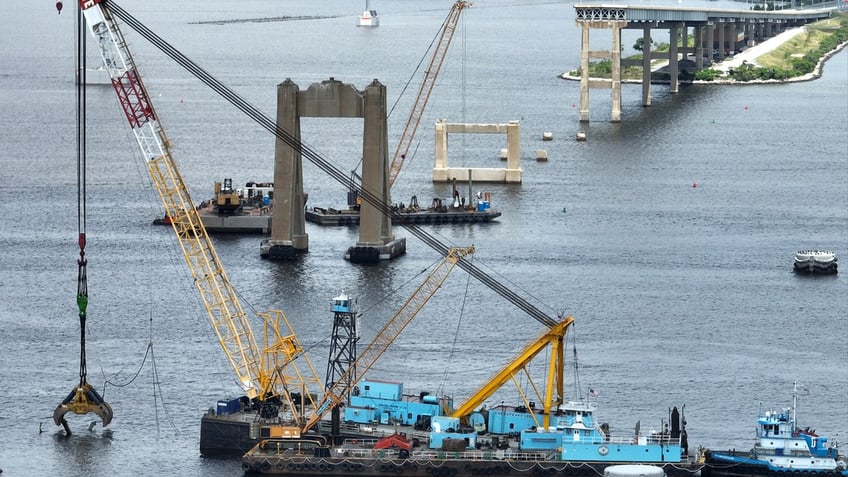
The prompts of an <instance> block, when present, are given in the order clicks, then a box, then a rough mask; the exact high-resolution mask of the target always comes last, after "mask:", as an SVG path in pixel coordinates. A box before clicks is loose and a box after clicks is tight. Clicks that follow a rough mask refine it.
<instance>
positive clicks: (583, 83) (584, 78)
mask: <svg viewBox="0 0 848 477" xmlns="http://www.w3.org/2000/svg"><path fill="white" fill-rule="evenodd" d="M581 26H582V27H583V28H582V31H581V33H582V35H581V41H580V122H589V24H588V23H582V24H581Z"/></svg>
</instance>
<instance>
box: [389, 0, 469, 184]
mask: <svg viewBox="0 0 848 477" xmlns="http://www.w3.org/2000/svg"><path fill="white" fill-rule="evenodd" d="M470 6H471V4H470V3H468V2H466V1H464V0H459V1H457V2H455V3H454V4H453V6H452V7H451V10H450V12H449V13H448V16H447V18H446V19H445V22H444V24H443V25H442V29H441V31H440V33H439V41H438V43H436V48H435V50H433V57H432V58H430V64H429V65H427V70H426V71H424V81H422V82H421V86H420V87H419V88H418V95H417V96H416V97H415V102H414V103H413V105H412V111H410V112H409V119H408V120H407V121H406V127H405V128H404V129H403V134H401V136H400V141H399V142H398V145H397V149H395V154H394V156H393V157H392V162H391V165H390V166H389V189H391V187H392V185H393V184H394V183H395V179H397V176H398V174H399V173H400V169H401V168H402V167H403V162H404V161H405V160H406V155H407V154H408V153H409V147H410V146H411V145H412V139H413V138H414V137H415V131H416V130H417V129H418V123H420V122H421V116H422V115H423V114H424V108H425V107H426V106H427V101H428V100H429V99H430V93H432V92H433V86H435V84H436V77H437V76H439V71H440V70H441V69H442V63H443V62H444V59H445V54H446V53H447V51H448V47H449V46H450V43H451V40H452V39H453V34H454V32H455V31H456V25H457V23H459V14H460V13H462V10H463V9H465V8H466V7H470Z"/></svg>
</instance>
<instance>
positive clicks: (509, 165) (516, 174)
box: [468, 121, 521, 200]
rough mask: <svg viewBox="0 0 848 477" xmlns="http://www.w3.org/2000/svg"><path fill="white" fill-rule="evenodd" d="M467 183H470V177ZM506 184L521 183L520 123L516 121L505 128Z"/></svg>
mask: <svg viewBox="0 0 848 477" xmlns="http://www.w3.org/2000/svg"><path fill="white" fill-rule="evenodd" d="M468 181H469V182H471V177H469V178H468ZM506 182H507V183H513V184H515V183H520V182H521V123H519V122H518V121H510V122H509V123H508V124H507V126H506ZM469 200H471V198H470V197H469Z"/></svg>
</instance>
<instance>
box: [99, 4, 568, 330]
mask: <svg viewBox="0 0 848 477" xmlns="http://www.w3.org/2000/svg"><path fill="white" fill-rule="evenodd" d="M101 5H103V6H104V7H105V8H106V9H107V10H108V11H111V12H113V13H114V14H115V16H117V17H118V18H120V19H121V20H122V21H123V22H124V23H126V24H127V25H128V26H129V27H130V28H132V29H133V30H135V31H136V32H137V33H138V34H139V35H141V36H142V37H144V38H145V39H146V40H147V41H149V42H150V43H152V44H153V45H154V46H155V47H157V48H158V49H159V50H161V51H162V52H163V53H165V55H167V56H168V57H169V58H171V59H173V60H174V61H176V62H177V64H179V65H180V66H182V67H183V68H184V69H185V70H186V71H188V72H189V73H191V74H192V75H193V76H195V77H196V78H197V79H199V80H200V81H201V82H202V83H203V84H205V85H206V86H209V87H210V88H211V89H212V90H214V91H215V92H216V93H218V94H219V95H220V96H221V97H223V98H224V99H226V100H227V101H229V102H230V103H231V104H232V105H233V106H235V107H236V108H238V109H239V110H240V111H242V112H243V113H244V114H246V115H247V116H248V117H250V118H251V119H253V120H254V121H255V122H256V123H258V124H259V125H260V126H262V127H263V128H265V129H266V130H268V131H269V132H271V133H272V134H274V135H275V136H276V137H277V139H279V140H281V141H283V142H284V143H285V144H286V145H288V146H289V147H291V148H292V149H294V150H295V151H297V152H299V153H300V154H301V156H302V157H305V158H306V159H307V160H309V162H311V163H312V164H313V165H315V166H316V167H318V168H319V169H321V170H322V171H324V172H325V173H326V174H327V175H329V176H330V177H332V178H333V179H335V180H336V182H338V183H340V184H342V185H343V186H345V187H346V188H348V190H350V189H353V188H358V189H359V190H360V197H362V198H363V199H364V200H365V201H366V202H368V203H369V204H371V205H372V206H374V207H375V208H377V210H379V211H380V213H382V214H383V215H386V216H389V217H391V218H392V219H393V220H395V221H396V222H397V223H398V224H399V225H400V226H401V227H403V228H404V229H405V230H406V231H407V232H409V233H411V234H412V235H414V236H415V237H416V238H418V239H419V240H421V241H422V242H424V244H426V245H427V246H428V247H430V248H432V249H433V250H435V251H436V252H438V253H439V254H441V255H442V256H447V255H448V251H449V250H450V247H448V246H447V245H445V244H443V243H442V242H440V241H439V240H438V239H437V238H435V237H434V236H433V235H431V234H430V233H429V232H427V231H425V230H423V229H422V228H421V227H419V226H418V225H416V224H408V223H400V222H401V220H400V215H399V214H398V212H397V211H396V210H393V209H392V207H391V206H390V205H389V204H385V203H383V201H382V199H381V198H380V197H378V196H377V195H376V194H375V193H374V192H372V191H370V190H368V189H365V188H362V187H361V184H359V183H357V181H356V180H355V179H354V178H353V177H350V176H349V175H348V174H346V173H344V172H342V170H341V169H339V168H338V167H336V166H335V165H334V164H332V163H331V162H329V161H328V160H326V159H324V158H323V157H321V155H320V154H318V153H317V152H316V151H315V150H313V149H312V147H310V146H309V145H308V144H304V143H302V142H301V141H299V140H298V139H297V138H295V137H294V136H292V135H291V134H290V133H289V132H288V131H286V130H284V129H282V128H280V127H279V126H277V123H276V122H275V121H274V120H272V119H271V118H269V117H268V116H266V115H265V114H264V113H262V112H261V111H260V110H259V109H258V108H256V107H255V106H253V105H252V104H250V103H249V102H247V101H246V100H244V99H243V98H242V97H240V96H239V95H238V94H236V93H235V92H234V91H233V90H231V89H229V88H228V87H227V86H225V85H224V84H223V83H221V82H220V81H218V80H217V79H215V78H214V77H213V76H212V75H211V74H209V73H208V72H207V71H206V70H204V69H203V68H201V67H200V66H198V65H197V64H196V63H194V62H193V61H192V60H190V59H189V58H187V57H186V56H185V55H183V54H182V53H181V52H180V51H178V50H177V49H176V48H174V47H173V46H171V45H170V44H169V43H168V42H166V41H165V40H163V39H162V38H161V37H159V36H158V35H156V34H155V33H153V32H152V31H151V30H150V29H149V28H147V27H146V26H145V25H144V24H142V23H141V22H140V21H138V20H137V19H135V18H134V17H133V16H132V15H130V14H129V13H127V11H126V10H124V9H123V8H121V7H120V6H119V5H117V4H116V3H115V2H112V1H110V0H107V1H104V2H101ZM457 265H458V266H459V267H460V268H462V269H463V270H465V271H466V272H467V273H468V274H469V275H471V276H473V277H474V278H476V279H477V280H479V281H480V282H481V283H483V284H484V285H486V286H487V287H489V288H490V289H492V290H493V291H495V292H496V293H498V294H499V295H501V296H502V297H504V298H505V299H507V300H508V301H509V302H510V303H512V304H514V305H515V306H517V307H518V308H519V309H521V310H522V311H524V312H525V313H527V314H528V315H530V316H531V317H533V318H534V319H535V320H536V321H538V322H540V323H541V324H543V325H545V326H547V327H548V328H552V327H553V326H555V325H556V324H557V323H558V320H556V319H554V318H552V317H550V316H548V315H547V314H546V313H544V312H543V311H542V310H540V309H539V308H537V307H536V306H534V305H533V304H532V303H530V302H528V301H527V300H525V299H524V298H522V297H521V296H519V295H518V294H517V293H515V292H514V291H512V290H511V289H509V288H508V287H507V286H505V285H503V284H502V283H500V282H499V281H497V280H496V279H495V278H493V277H491V276H490V275H488V274H487V273H485V272H484V271H482V270H480V269H479V268H478V267H477V266H476V265H474V264H473V263H472V262H470V261H468V260H466V259H464V258H463V259H460V260H459V262H457Z"/></svg>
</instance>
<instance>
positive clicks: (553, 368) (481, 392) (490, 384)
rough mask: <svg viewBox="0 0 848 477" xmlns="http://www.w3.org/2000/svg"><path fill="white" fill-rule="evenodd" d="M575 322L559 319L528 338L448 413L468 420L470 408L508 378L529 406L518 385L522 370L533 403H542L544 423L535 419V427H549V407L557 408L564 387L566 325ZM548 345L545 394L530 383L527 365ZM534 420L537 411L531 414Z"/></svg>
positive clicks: (481, 401) (572, 319) (571, 319)
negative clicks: (511, 355) (532, 338)
mask: <svg viewBox="0 0 848 477" xmlns="http://www.w3.org/2000/svg"><path fill="white" fill-rule="evenodd" d="M573 323H574V318H573V317H571V316H568V317H566V318H563V319H562V320H560V321H559V322H558V323H557V324H555V325H553V326H551V327H550V328H548V329H546V330H545V331H543V332H542V333H541V335H540V336H539V337H538V338H536V339H535V340H533V341H531V342H530V343H529V344H528V345H527V346H525V347H524V349H522V350H521V352H519V353H518V355H517V356H516V357H515V358H514V359H513V360H512V361H510V362H509V363H508V364H507V365H506V366H505V367H504V368H503V369H501V370H500V371H498V372H497V373H496V374H495V375H494V376H493V377H491V378H490V379H488V380H487V381H485V382H484V383H483V385H482V386H480V388H479V389H478V390H477V391H475V392H474V393H473V394H472V395H471V397H470V398H468V400H467V401H465V403H463V404H462V405H460V406H459V407H457V408H455V409H454V410H453V411H451V412H450V413H449V414H450V415H451V416H453V417H458V418H460V419H467V418H468V416H469V415H470V414H471V412H472V411H474V410H476V409H478V408H479V407H480V406H481V405H482V404H483V402H484V401H485V400H486V399H489V398H490V397H491V396H492V394H494V393H495V392H496V391H497V390H498V389H500V388H501V387H502V386H503V385H504V384H506V383H507V381H510V380H512V381H513V382H514V383H515V387H516V388H517V389H518V391H519V394H521V398H522V399H523V400H524V405H525V406H526V407H527V408H528V409H530V408H531V406H530V400H529V399H527V396H526V395H525V393H524V392H523V391H522V389H521V386H519V384H518V382H517V380H516V375H517V374H519V373H520V372H523V373H524V375H525V377H526V378H527V380H528V382H529V383H530V387H531V388H532V390H533V392H534V393H535V394H536V396H535V399H534V402H536V401H538V402H542V403H543V406H542V416H543V422H541V423H540V422H536V426H537V427H541V426H544V428H545V429H547V428H548V425H549V424H550V417H551V410H552V409H553V410H556V407H557V406H558V405H560V404H562V402H563V396H564V394H563V387H564V372H563V369H564V364H565V361H564V357H563V351H564V349H565V346H564V339H565V334H566V333H567V332H568V328H569V327H570V326H571V325H572V324H573ZM548 346H550V353H549V354H548V357H549V361H548V365H547V373H546V374H545V385H544V388H543V389H544V395H543V394H542V393H541V392H540V391H539V387H538V386H536V384H535V382H533V378H532V376H531V375H530V372H529V371H528V369H527V367H528V365H529V364H530V363H531V362H532V361H533V359H534V358H535V357H536V356H537V355H538V354H539V353H540V352H542V351H543V350H545V349H546V348H548ZM533 417H534V419H536V414H535V413H533Z"/></svg>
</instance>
